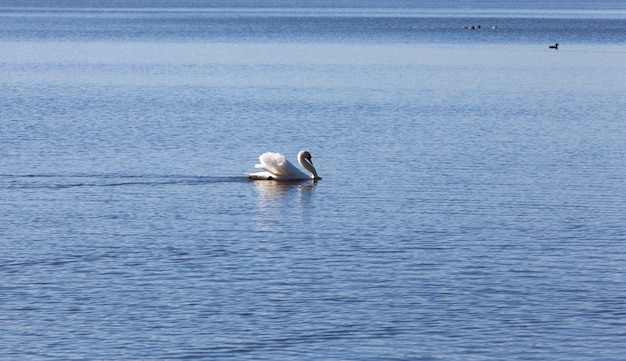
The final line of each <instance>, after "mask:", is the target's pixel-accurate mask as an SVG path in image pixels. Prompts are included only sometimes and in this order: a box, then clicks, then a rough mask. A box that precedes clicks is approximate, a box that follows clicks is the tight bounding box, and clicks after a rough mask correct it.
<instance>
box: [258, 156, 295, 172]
mask: <svg viewBox="0 0 626 361" xmlns="http://www.w3.org/2000/svg"><path fill="white" fill-rule="evenodd" d="M259 161H260V162H261V164H257V165H255V167H256V168H259V169H263V170H264V171H267V172H270V173H272V174H275V175H277V176H281V175H286V174H285V163H288V161H287V159H285V156H284V155H282V154H280V153H272V152H265V153H263V154H261V155H260V156H259Z"/></svg>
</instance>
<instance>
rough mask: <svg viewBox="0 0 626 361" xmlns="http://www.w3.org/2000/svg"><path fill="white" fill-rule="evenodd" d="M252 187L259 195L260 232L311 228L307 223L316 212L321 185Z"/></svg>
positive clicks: (257, 206)
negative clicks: (315, 203)
mask: <svg viewBox="0 0 626 361" xmlns="http://www.w3.org/2000/svg"><path fill="white" fill-rule="evenodd" d="M251 183H254V187H255V190H256V193H257V205H256V207H255V208H254V209H255V211H254V212H253V214H255V218H256V220H257V229H258V230H259V231H262V232H276V231H277V229H282V227H291V226H297V227H307V226H306V224H307V219H309V218H310V215H309V214H310V212H313V210H312V209H313V208H314V207H313V204H314V197H313V194H314V189H315V187H316V186H317V184H318V183H317V182H315V181H314V180H309V181H302V182H251ZM287 224H289V225H287ZM277 227H278V228H277ZM305 229H306V228H305Z"/></svg>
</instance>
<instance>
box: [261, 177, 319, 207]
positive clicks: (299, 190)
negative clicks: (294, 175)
mask: <svg viewBox="0 0 626 361" xmlns="http://www.w3.org/2000/svg"><path fill="white" fill-rule="evenodd" d="M315 184H316V183H315V182H314V181H309V182H254V185H255V187H256V190H257V192H258V193H259V197H260V198H259V200H260V201H261V203H263V205H272V206H275V205H276V202H279V201H282V199H283V198H284V197H286V196H288V195H294V194H297V195H298V198H300V197H303V196H304V195H306V194H307V193H308V192H310V191H311V190H313V187H314V186H315Z"/></svg>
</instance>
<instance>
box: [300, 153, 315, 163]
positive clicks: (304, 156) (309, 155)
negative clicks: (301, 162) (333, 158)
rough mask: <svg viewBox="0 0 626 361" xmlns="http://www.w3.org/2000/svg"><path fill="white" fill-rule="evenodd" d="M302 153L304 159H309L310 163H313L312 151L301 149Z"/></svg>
mask: <svg viewBox="0 0 626 361" xmlns="http://www.w3.org/2000/svg"><path fill="white" fill-rule="evenodd" d="M300 154H302V158H303V159H306V160H308V161H309V163H311V164H313V160H312V159H311V158H312V157H311V153H309V151H308V150H303V151H300Z"/></svg>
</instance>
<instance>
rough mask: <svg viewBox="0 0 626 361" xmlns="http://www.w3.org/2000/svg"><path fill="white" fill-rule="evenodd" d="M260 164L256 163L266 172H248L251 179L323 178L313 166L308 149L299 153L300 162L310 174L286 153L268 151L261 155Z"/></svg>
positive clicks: (256, 166) (257, 166)
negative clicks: (286, 155) (295, 163)
mask: <svg viewBox="0 0 626 361" xmlns="http://www.w3.org/2000/svg"><path fill="white" fill-rule="evenodd" d="M259 161H260V162H261V163H260V164H257V165H255V166H254V167H255V168H259V169H263V170H264V172H256V173H247V176H248V177H250V179H254V180H277V181H291V180H306V179H312V180H318V179H322V178H320V177H319V176H318V175H317V171H316V170H315V167H313V161H312V160H311V153H309V152H308V151H306V150H301V151H300V153H298V163H300V165H301V166H302V168H304V169H305V170H307V171H308V172H309V173H310V175H309V174H306V173H304V172H303V171H301V170H300V169H298V168H297V167H295V166H294V165H293V164H291V162H289V161H288V160H287V159H286V158H285V156H284V155H282V154H280V153H271V152H266V153H263V154H261V156H260V157H259Z"/></svg>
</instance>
